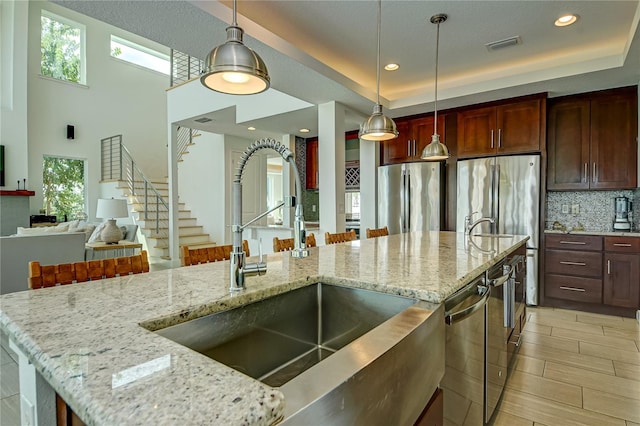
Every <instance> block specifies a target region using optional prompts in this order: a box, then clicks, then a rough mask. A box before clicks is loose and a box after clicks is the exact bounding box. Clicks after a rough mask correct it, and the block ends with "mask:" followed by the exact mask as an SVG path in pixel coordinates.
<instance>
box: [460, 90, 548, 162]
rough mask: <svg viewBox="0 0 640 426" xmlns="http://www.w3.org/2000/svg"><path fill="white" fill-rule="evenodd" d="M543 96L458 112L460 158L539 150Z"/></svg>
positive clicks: (542, 125)
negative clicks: (541, 97)
mask: <svg viewBox="0 0 640 426" xmlns="http://www.w3.org/2000/svg"><path fill="white" fill-rule="evenodd" d="M544 102H545V101H544V99H533V100H527V101H521V102H512V103H506V104H503V105H496V106H487V107H482V108H477V109H470V110H465V111H461V112H459V113H458V129H457V130H458V157H459V158H468V157H482V156H491V155H500V154H512V153H522V152H539V151H540V146H541V135H542V133H543V128H544V120H542V117H543V115H542V113H543V111H544Z"/></svg>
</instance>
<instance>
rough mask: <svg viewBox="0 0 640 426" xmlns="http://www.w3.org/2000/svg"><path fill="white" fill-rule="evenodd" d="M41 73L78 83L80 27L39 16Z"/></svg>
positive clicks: (79, 76)
mask: <svg viewBox="0 0 640 426" xmlns="http://www.w3.org/2000/svg"><path fill="white" fill-rule="evenodd" d="M40 24H41V28H42V33H41V45H40V52H41V71H40V72H41V74H42V75H45V76H48V77H53V78H58V79H60V80H67V81H73V82H75V83H80V82H81V81H80V78H81V75H80V47H81V46H80V43H81V31H80V28H77V27H73V26H71V25H68V24H65V23H62V22H58V21H56V20H55V19H52V18H49V17H47V16H41V18H40Z"/></svg>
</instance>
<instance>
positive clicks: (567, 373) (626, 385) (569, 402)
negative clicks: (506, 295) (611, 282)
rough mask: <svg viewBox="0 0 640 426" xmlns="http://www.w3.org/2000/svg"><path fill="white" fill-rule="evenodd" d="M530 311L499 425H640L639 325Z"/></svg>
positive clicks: (5, 370) (10, 403) (10, 417)
mask: <svg viewBox="0 0 640 426" xmlns="http://www.w3.org/2000/svg"><path fill="white" fill-rule="evenodd" d="M527 309H528V313H527V317H528V318H527V325H526V327H525V331H524V333H523V343H522V346H521V348H520V352H519V354H518V355H517V356H516V360H515V362H516V365H515V370H514V371H515V373H514V374H513V375H512V376H511V377H510V378H509V380H508V382H507V386H506V388H505V391H504V394H503V397H502V402H501V404H500V406H499V407H498V413H497V415H496V417H495V419H494V420H495V421H494V426H520V425H522V426H534V425H535V426H555V425H558V426H571V425H576V426H577V425H580V426H582V425H593V426H606V425H619V426H640V325H638V321H636V320H635V319H631V318H620V317H612V316H605V315H597V314H589V313H584V312H577V311H567V310H559V309H550V308H527ZM3 346H4V348H0V364H1V365H0V367H1V368H0V387H1V395H0V396H1V398H0V425H1V426H13V425H16V426H17V425H19V424H20V397H19V384H18V383H17V381H18V366H17V364H16V362H15V360H14V359H13V358H14V357H11V356H10V354H9V353H8V352H7V351H6V350H5V348H6V346H7V345H3ZM471 426H473V425H471Z"/></svg>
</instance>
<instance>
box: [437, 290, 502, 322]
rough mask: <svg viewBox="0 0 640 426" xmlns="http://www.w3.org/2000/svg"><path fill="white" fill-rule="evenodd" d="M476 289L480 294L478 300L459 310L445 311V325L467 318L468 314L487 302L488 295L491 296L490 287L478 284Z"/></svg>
mask: <svg viewBox="0 0 640 426" xmlns="http://www.w3.org/2000/svg"><path fill="white" fill-rule="evenodd" d="M478 291H479V292H480V294H481V296H482V297H481V298H480V300H478V301H477V302H476V303H474V304H473V305H471V306H467V307H466V308H464V309H462V310H460V311H456V312H448V313H446V314H445V317H444V322H445V323H446V324H447V325H452V324H455V323H457V322H460V321H462V320H463V319H465V318H467V317H468V316H469V315H471V314H473V313H474V312H476V311H477V310H479V309H482V308H483V307H484V305H486V304H487V301H488V300H489V296H491V288H489V287H487V286H483V285H479V286H478Z"/></svg>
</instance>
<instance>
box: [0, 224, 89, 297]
mask: <svg viewBox="0 0 640 426" xmlns="http://www.w3.org/2000/svg"><path fill="white" fill-rule="evenodd" d="M85 241H86V237H85V234H84V233H83V232H66V233H57V234H56V233H47V234H43V235H16V236H10V237H0V294H7V293H13V292H16V291H22V290H27V289H28V288H29V286H28V279H29V262H30V261H32V260H37V261H39V262H40V263H42V264H43V265H53V264H57V263H70V262H79V261H83V260H84V257H85V246H84V245H85Z"/></svg>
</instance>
